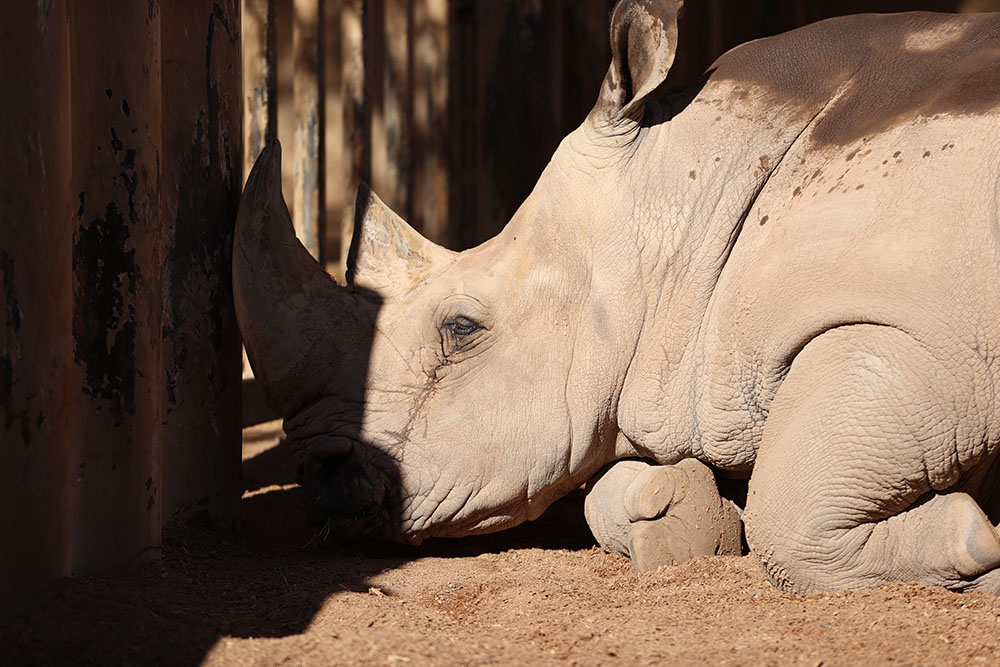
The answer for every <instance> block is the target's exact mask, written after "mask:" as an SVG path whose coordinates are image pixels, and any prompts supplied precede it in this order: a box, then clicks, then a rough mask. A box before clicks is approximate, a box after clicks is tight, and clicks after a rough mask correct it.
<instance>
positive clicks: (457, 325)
mask: <svg viewBox="0 0 1000 667" xmlns="http://www.w3.org/2000/svg"><path fill="white" fill-rule="evenodd" d="M444 324H445V326H446V327H447V328H448V333H450V334H451V335H452V336H454V337H455V338H462V337H463V336H468V335H470V334H473V333H475V332H477V331H479V329H481V328H482V327H480V326H479V324H478V323H477V322H475V321H473V320H471V319H469V318H468V317H465V316H464V315H457V316H455V317H451V318H449V319H448V320H447V321H446V322H445V323H444Z"/></svg>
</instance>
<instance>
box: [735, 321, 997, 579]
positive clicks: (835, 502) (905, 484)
mask: <svg viewBox="0 0 1000 667" xmlns="http://www.w3.org/2000/svg"><path fill="white" fill-rule="evenodd" d="M986 372H987V371H986V370H985V369H983V368H978V369H977V367H976V365H975V364H974V363H971V362H966V363H962V362H957V361H956V359H954V358H951V359H949V358H948V357H947V356H944V355H941V356H936V355H934V354H932V353H930V352H928V349H927V348H926V347H925V346H924V345H922V344H920V343H918V342H917V341H915V340H914V339H912V338H911V337H910V336H909V335H907V334H905V333H903V332H901V331H899V330H897V329H893V328H890V327H883V326H875V325H853V326H845V327H840V328H838V329H835V330H832V331H829V332H827V333H825V334H823V335H821V336H819V337H818V338H816V339H814V340H813V341H812V342H810V343H809V344H808V345H807V346H806V347H805V348H804V349H803V350H802V351H801V352H800V353H799V355H798V356H797V357H796V358H795V360H794V362H793V363H792V366H791V369H790V370H789V373H788V376H787V377H786V379H785V380H784V382H783V383H782V385H781V387H780V388H779V390H778V393H777V395H776V396H775V399H774V401H773V403H772V405H771V409H770V412H769V415H768V419H767V423H766V425H765V428H764V434H763V438H762V442H761V446H760V451H759V453H758V457H757V462H756V465H755V467H754V472H753V476H752V477H751V479H750V488H749V495H748V498H747V506H746V511H745V512H744V517H743V518H744V521H745V524H746V533H747V542H748V543H749V545H750V550H751V552H752V553H753V554H754V556H755V557H756V558H757V559H758V561H759V562H760V563H761V565H762V566H763V568H764V570H765V572H766V574H767V576H768V578H769V579H770V580H771V581H772V583H774V584H775V585H776V586H778V587H780V588H783V589H785V590H788V591H791V592H794V593H799V594H805V593H809V592H812V591H817V590H837V589H843V588H870V587H874V586H878V585H881V584H884V583H887V582H890V581H917V582H921V583H924V584H928V585H936V586H945V587H948V588H951V589H953V590H967V589H970V588H982V589H989V588H991V587H993V588H995V586H996V583H997V582H996V574H994V573H995V572H996V568H997V567H998V566H1000V535H998V533H997V531H996V530H995V529H994V527H993V525H992V524H991V523H990V521H989V520H988V519H987V517H986V515H985V514H984V513H983V511H982V510H981V509H980V507H979V505H978V504H977V503H976V501H975V499H974V498H973V497H972V495H970V493H972V494H976V493H979V492H980V490H977V489H974V488H969V487H967V486H966V487H963V486H960V484H962V482H963V479H965V478H964V477H963V473H966V472H968V471H970V470H974V469H976V467H977V466H983V465H989V463H990V459H991V456H992V453H991V452H990V451H989V449H990V447H991V445H990V444H989V443H991V442H995V438H991V437H990V436H989V432H988V429H989V422H990V420H991V414H990V412H991V408H990V407H988V406H989V402H988V401H980V400H979V398H980V397H979V396H977V394H976V393H975V392H976V389H975V387H977V386H978V387H982V386H986V385H985V384H984V383H985V382H987V381H988V380H989V378H988V377H986V376H985V375H984V373H986ZM965 491H969V493H966V492H965Z"/></svg>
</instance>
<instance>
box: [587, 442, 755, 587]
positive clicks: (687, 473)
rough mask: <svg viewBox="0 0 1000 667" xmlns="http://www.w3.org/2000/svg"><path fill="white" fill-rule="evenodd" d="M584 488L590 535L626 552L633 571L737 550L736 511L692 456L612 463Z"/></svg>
mask: <svg viewBox="0 0 1000 667" xmlns="http://www.w3.org/2000/svg"><path fill="white" fill-rule="evenodd" d="M587 487H588V488H587V498H586V501H585V504H584V512H585V515H586V518H587V524H588V525H589V526H590V530H591V532H593V534H594V537H595V538H597V541H598V543H599V544H600V545H601V546H602V547H603V548H604V549H605V550H606V551H610V552H617V553H623V554H626V555H627V556H629V557H630V558H631V559H632V564H633V566H634V567H635V569H636V570H638V571H639V572H645V571H647V570H654V569H656V568H658V567H660V566H661V565H673V564H677V563H683V562H684V561H686V560H688V559H691V558H694V557H696V556H707V555H715V554H735V555H739V554H740V552H741V549H742V535H743V529H742V524H741V522H740V517H739V513H738V511H737V510H736V508H735V506H734V505H733V504H732V503H731V502H729V501H728V500H725V499H723V498H721V497H720V496H719V491H718V488H717V487H716V483H715V478H714V476H713V475H712V471H711V470H710V469H709V468H708V466H706V465H705V464H703V463H701V462H699V461H697V460H695V459H687V460H684V461H681V462H680V463H678V464H676V465H656V464H652V463H647V462H645V461H635V460H628V461H618V462H616V463H613V464H611V465H610V466H609V467H607V468H605V469H604V470H603V471H602V472H601V473H599V474H598V475H597V476H595V477H594V479H592V480H591V481H590V483H589V484H588V485H587Z"/></svg>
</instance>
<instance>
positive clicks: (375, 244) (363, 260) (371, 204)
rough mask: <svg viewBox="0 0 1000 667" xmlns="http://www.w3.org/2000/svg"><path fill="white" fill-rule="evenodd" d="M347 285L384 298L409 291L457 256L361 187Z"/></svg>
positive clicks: (370, 191)
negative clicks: (386, 295) (411, 225)
mask: <svg viewBox="0 0 1000 667" xmlns="http://www.w3.org/2000/svg"><path fill="white" fill-rule="evenodd" d="M354 211H355V213H354V238H353V239H352V241H351V249H350V252H349V253H348V255H347V282H348V283H349V284H351V285H353V286H355V287H361V288H365V289H370V290H373V291H375V292H378V293H380V294H393V293H396V292H400V291H405V290H406V289H407V288H409V287H410V286H412V285H413V284H414V283H416V282H419V281H420V280H421V279H423V278H425V277H427V276H428V275H430V274H431V273H433V272H435V271H437V270H438V269H440V268H441V267H442V266H443V265H446V264H448V263H449V262H450V261H451V260H452V259H453V258H454V257H455V256H456V254H457V253H454V252H452V251H450V250H447V249H445V248H442V247H441V246H439V245H436V244H434V243H432V242H431V241H428V240H427V239H425V238H424V237H423V236H421V235H420V233H419V232H417V230H415V229H413V228H412V227H410V226H409V225H408V224H406V222H405V221H404V220H403V219H402V218H401V217H399V216H398V215H396V213H395V212H394V211H393V210H392V209H391V208H389V207H388V206H386V204H385V202H383V201H382V200H381V199H379V197H378V195H376V194H375V193H374V192H372V189H371V188H370V187H368V184H367V183H365V182H362V183H361V185H360V186H359V187H358V198H357V202H356V203H355V208H354Z"/></svg>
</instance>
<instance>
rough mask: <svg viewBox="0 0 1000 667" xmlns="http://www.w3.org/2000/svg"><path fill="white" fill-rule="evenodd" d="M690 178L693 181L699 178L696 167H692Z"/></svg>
mask: <svg viewBox="0 0 1000 667" xmlns="http://www.w3.org/2000/svg"><path fill="white" fill-rule="evenodd" d="M688 178H690V179H691V180H692V181H693V180H695V179H696V178H698V174H696V173H695V171H694V169H692V170H691V172H690V173H689V174H688Z"/></svg>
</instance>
